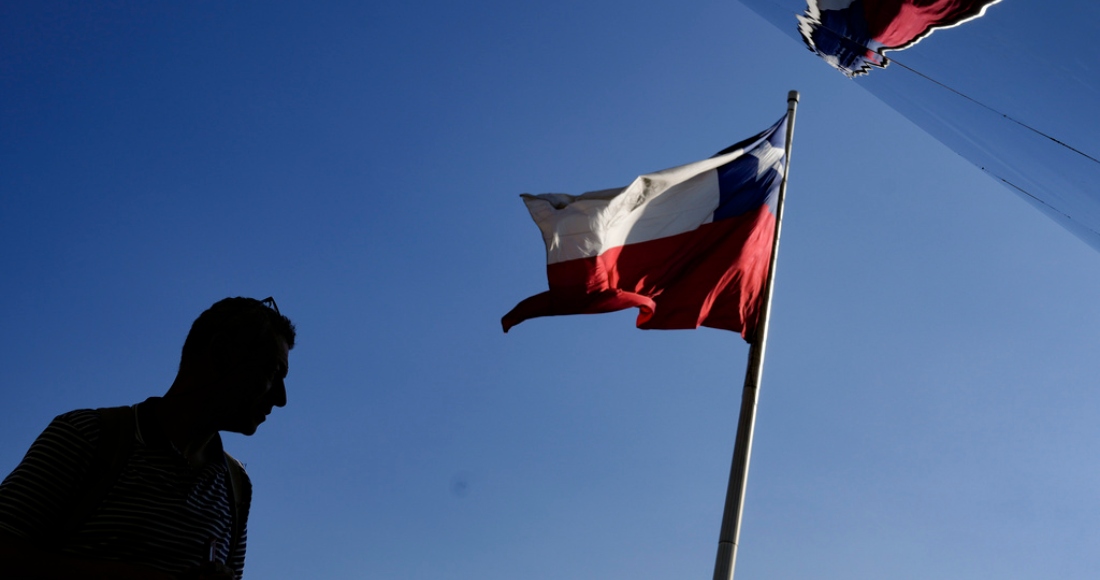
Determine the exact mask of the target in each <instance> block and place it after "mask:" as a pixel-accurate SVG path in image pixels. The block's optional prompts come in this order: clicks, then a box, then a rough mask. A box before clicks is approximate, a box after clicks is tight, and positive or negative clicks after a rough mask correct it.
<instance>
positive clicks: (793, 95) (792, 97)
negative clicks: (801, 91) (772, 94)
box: [787, 91, 798, 103]
mask: <svg viewBox="0 0 1100 580" xmlns="http://www.w3.org/2000/svg"><path fill="white" fill-rule="evenodd" d="M791 101H794V102H796V103H797V102H798V91H790V92H788V93H787V102H788V103H789V102H791Z"/></svg>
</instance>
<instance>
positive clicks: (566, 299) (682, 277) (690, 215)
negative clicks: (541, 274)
mask: <svg viewBox="0 0 1100 580" xmlns="http://www.w3.org/2000/svg"><path fill="white" fill-rule="evenodd" d="M786 135H787V117H786V116H784V117H783V118H782V119H780V120H779V122H778V123H776V124H775V125H773V126H772V127H771V128H769V129H768V130H766V131H764V132H763V133H760V134H759V135H755V136H753V137H750V138H748V139H746V140H744V141H742V142H740V143H738V144H736V145H733V146H731V147H729V148H727V149H725V150H723V151H722V152H720V153H718V154H717V155H715V156H714V157H711V158H709V159H705V160H703V161H697V162H695V163H689V164H687V165H681V166H679V167H673V168H672V169H665V170H664V171H658V172H656V173H650V174H646V175H642V176H640V177H638V178H637V179H635V180H634V182H633V183H631V184H630V185H629V186H627V187H625V188H619V189H607V190H602V191H592V192H589V193H585V194H584V195H580V196H573V195H567V194H564V193H544V194H541V195H528V194H524V195H523V196H522V197H523V201H524V203H525V204H526V205H527V209H528V211H530V212H531V217H532V218H534V220H535V223H536V224H538V226H539V230H541V231H542V238H543V240H544V241H545V242H546V277H547V278H548V280H549V282H550V290H549V291H547V292H543V293H541V294H536V295H535V296H532V297H530V298H528V299H526V300H524V301H522V302H520V303H519V304H518V305H516V307H515V308H513V309H512V311H511V312H509V313H508V314H506V315H505V316H504V318H502V319H501V324H502V325H503V327H504V332H508V329H510V328H511V327H513V326H515V325H517V324H519V323H520V322H523V321H524V320H527V319H529V318H536V317H539V316H556V315H559V314H595V313H599V312H613V311H616V310H623V309H626V308H630V307H637V308H638V310H639V313H638V321H637V326H638V328H645V329H651V328H657V329H676V328H698V327H700V326H709V327H711V328H721V329H726V330H733V331H737V332H740V333H741V336H742V337H744V338H745V339H746V340H751V337H752V336H753V333H754V331H755V329H756V323H757V321H758V319H759V317H760V310H761V308H762V304H761V300H760V298H761V294H763V290H764V283H765V281H766V280H767V277H768V267H769V262H770V260H771V251H772V244H773V239H774V234H775V224H776V209H775V204H776V201H777V199H778V194H779V186H780V183H781V182H782V180H783V167H784V164H785V163H786V160H785V158H784V157H785V153H784V151H785V145H786V143H785V140H786Z"/></svg>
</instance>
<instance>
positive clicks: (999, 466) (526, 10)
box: [0, 0, 1100, 579]
mask: <svg viewBox="0 0 1100 580" xmlns="http://www.w3.org/2000/svg"><path fill="white" fill-rule="evenodd" d="M520 4H522V3H518V4H517V3H506V2H490V1H486V2H474V3H465V4H461V5H459V4H454V3H442V2H428V1H425V2H408V3H401V4H390V5H380V4H377V3H374V4H361V3H351V2H348V3H337V2H333V3H323V4H306V3H298V4H295V3H288V2H278V3H258V2H253V3H248V2H241V3H234V4H222V3H192V4H188V5H167V4H155V5H144V4H139V5H131V4H126V3H104V4H100V5H88V4H82V3H57V2H40V3H33V4H14V3H8V4H5V5H4V6H2V7H0V54H3V58H0V200H2V209H0V248H2V249H0V265H2V267H3V271H4V276H3V283H2V284H0V329H2V332H0V401H2V404H0V443H2V444H0V470H2V471H4V472H7V471H8V470H10V469H11V468H13V467H14V466H15V465H16V464H17V462H18V461H19V459H20V458H21V456H22V454H23V452H24V451H25V450H26V447H27V446H28V445H29V444H30V442H31V441H32V440H33V439H34V437H35V436H36V435H37V434H38V432H39V431H40V430H41V429H42V428H43V427H44V426H45V425H46V424H47V423H48V422H49V420H50V418H52V417H53V416H54V415H57V414H59V413H62V412H65V411H67V410H70V409H73V408H80V407H98V406H108V405H120V404H129V403H133V402H137V401H140V400H142V399H144V398H145V397H147V396H150V395H158V394H161V393H163V392H164V391H165V390H166V389H167V387H168V385H169V384H170V383H171V381H172V378H173V376H174V369H175V366H176V364H177V361H178V353H179V348H180V347H181V346H182V343H183V338H184V336H185V334H186V332H187V329H188V327H189V325H190V323H191V321H192V320H193V319H194V317H195V316H197V315H198V313H199V312H200V311H202V310H203V309H204V308H206V307H207V306H209V305H210V304H211V303H213V302H214V301H216V300H218V299H220V298H223V297H225V296H235V295H246V296H255V297H259V298H263V297H265V296H268V295H273V296H274V297H275V298H276V299H277V300H278V303H279V306H280V308H281V309H282V310H283V312H284V313H286V314H288V315H289V316H290V317H291V318H293V319H294V320H295V322H296V323H297V324H298V329H299V342H298V346H297V348H295V350H294V351H293V352H292V353H291V358H290V366H291V371H290V376H289V378H288V391H289V397H288V398H289V404H288V406H287V407H286V408H285V409H281V410H277V412H276V413H274V414H272V416H271V417H270V418H269V420H268V422H267V423H266V424H265V425H264V426H263V427H262V429H261V430H260V431H259V432H258V433H257V434H256V436H254V437H251V438H245V437H239V436H227V437H226V440H227V443H226V444H227V447H228V448H229V450H230V451H231V452H233V453H234V455H235V456H237V457H239V458H241V459H242V460H243V461H244V462H245V463H246V464H247V467H248V471H249V473H250V475H251V477H252V479H253V481H254V483H255V496H254V500H253V512H252V517H251V520H250V522H249V523H250V529H249V553H248V560H247V566H246V574H247V575H248V577H252V578H265V579H267V578H271V579H279V578H301V577H318V578H331V579H341V578H348V579H351V578H355V579H359V578H394V579H397V578H402V579H404V578H410V579H417V578H424V579H427V578H432V579H449V578H454V579H467V578H478V579H511V578H516V577H524V578H532V579H541V578H545V579H561V578H577V579H602V578H634V579H647V578H654V579H656V578H696V577H709V576H710V574H711V570H712V568H713V564H714V554H715V548H716V544H717V536H718V527H719V523H720V518H721V508H722V501H723V497H724V493H725V486H726V478H727V474H728V470H729V460H730V455H731V453H732V447H733V439H734V431H735V427H736V425H735V423H736V417H737V408H738V404H739V399H740V384H741V380H742V377H743V373H744V365H745V362H744V361H745V356H746V354H747V350H748V349H747V346H746V345H745V344H744V343H743V342H742V341H741V339H740V337H739V336H737V335H736V334H733V333H728V332H720V331H712V330H700V331H694V332H680V331H674V332H659V331H639V330H636V329H634V328H633V319H634V314H633V313H630V312H622V313H616V314H609V315H602V316H585V317H567V318H556V319H539V320H533V321H530V322H527V323H524V324H523V325H521V326H519V327H517V328H516V329H514V330H513V331H512V332H511V333H509V334H508V335H504V334H502V333H501V331H500V326H499V319H500V316H502V315H503V314H504V313H505V312H507V311H508V310H509V309H510V308H511V307H512V306H513V305H514V304H515V303H516V302H518V301H519V300H521V299H523V298H525V297H526V296H529V295H531V294H534V293H536V292H539V291H541V290H543V289H544V288H545V284H546V281H545V266H544V251H543V247H542V243H541V239H540V236H539V233H538V230H537V228H536V227H535V226H534V224H533V223H532V222H531V221H530V218H529V217H528V216H527V213H526V210H525V209H524V207H523V205H522V203H521V202H520V199H519V197H518V194H519V193H523V192H531V193H541V192H569V193H581V192H584V191H588V190H593V189H600V188H606V187H613V186H617V185H623V184H626V183H628V182H629V181H630V180H631V179H632V178H633V177H634V176H635V175H637V174H639V173H643V172H648V171H653V170H657V169H662V168H666V167H670V166H673V165H677V164H680V163H685V162H689V161H693V160H696V159H699V158H702V157H705V156H708V155H710V154H712V153H714V152H715V151H718V150H720V149H721V148H723V147H725V146H726V145H729V144H731V143H733V142H736V141H738V140H740V139H742V138H744V137H747V136H749V135H751V134H754V133H756V132H758V131H760V130H762V129H764V128H766V127H767V126H769V125H770V124H771V123H773V122H774V121H775V120H776V119H778V118H779V116H780V115H782V113H783V111H784V109H785V97H786V93H787V91H788V90H789V89H797V90H799V91H801V93H802V102H801V104H800V107H799V112H798V121H797V128H796V131H795V140H794V154H793V159H792V164H791V182H790V187H789V191H788V202H787V213H786V216H785V217H786V220H785V222H784V229H783V235H784V237H783V242H782V247H781V252H780V263H779V266H778V270H777V287H776V295H775V304H774V309H773V318H772V326H771V336H770V343H769V348H768V360H767V364H766V367H765V372H764V384H763V388H762V394H761V401H760V409H759V416H758V422H757V432H756V442H755V447H754V449H753V463H752V467H751V470H750V477H749V487H748V498H747V507H746V511H745V519H744V524H743V530H742V544H741V549H740V553H739V559H738V565H737V577H738V578H742V579H743V578H768V579H775V578H806V577H813V578H838V579H839V578H844V579H851V578H899V579H904V578H929V577H949V578H989V577H999V578H1050V577H1086V576H1088V575H1089V574H1090V573H1092V572H1093V571H1095V570H1096V569H1097V567H1098V566H1100V556H1098V555H1097V552H1096V550H1095V546H1096V544H1097V540H1100V537H1098V536H1100V533H1098V532H1097V531H1096V526H1095V522H1096V520H1097V516H1100V501H1097V499H1096V494H1095V490H1096V489H1097V487H1098V486H1100V465H1098V464H1097V462H1096V461H1095V448H1096V444H1097V442H1098V441H1100V426H1098V422H1097V421H1096V420H1095V417H1096V412H1097V409H1098V405H1100V394H1098V393H1097V392H1096V389H1095V388H1094V382H1095V377H1097V376H1098V375H1100V358H1098V357H1096V356H1095V353H1094V351H1095V344H1096V341H1095V339H1094V334H1093V333H1094V329H1095V328H1097V327H1098V326H1100V306H1098V305H1097V301H1096V300H1095V299H1094V296H1095V294H1096V289H1097V287H1098V285H1100V271H1098V269H1097V267H1096V266H1097V253H1096V251H1095V250H1093V249H1091V248H1090V247H1089V246H1088V245H1086V244H1085V243H1083V242H1082V241H1081V240H1079V239H1078V238H1077V237H1074V235H1073V234H1071V233H1070V232H1068V231H1067V230H1065V229H1064V228H1062V227H1060V226H1059V225H1058V224H1056V223H1055V222H1054V221H1052V220H1051V219H1049V218H1048V217H1046V216H1044V215H1043V214H1041V213H1040V212H1038V211H1036V210H1035V209H1034V208H1033V207H1031V206H1030V205H1029V204H1028V203H1027V202H1025V201H1023V200H1022V199H1021V198H1019V197H1018V196H1016V195H1014V194H1013V193H1011V192H1010V191H1009V190H1008V189H1006V188H1004V187H1003V186H1001V185H1000V184H998V183H997V182H996V181H994V180H993V179H991V178H990V177H989V176H988V175H987V174H986V173H983V172H982V171H980V170H979V169H978V168H976V167H974V166H973V165H971V164H970V163H968V162H967V161H966V160H964V159H962V158H960V157H959V156H958V155H956V154H955V153H953V152H952V151H951V150H950V149H948V148H947V147H945V146H944V145H942V144H941V143H940V142H938V141H937V140H935V139H933V138H932V137H930V136H928V135H927V134H925V133H924V132H922V131H921V130H920V129H919V128H917V127H916V126H915V125H913V124H912V123H911V122H910V121H908V120H906V119H905V118H904V117H902V116H901V115H899V114H898V113H896V112H895V111H894V110H892V109H890V108H889V107H887V106H886V105H884V104H883V103H882V102H881V101H879V100H878V99H877V98H875V97H874V96H872V94H870V93H869V92H867V91H865V90H864V89H863V88H862V87H860V86H858V83H857V82H853V81H851V80H849V79H846V78H844V77H843V76H842V75H840V74H839V73H837V72H836V71H834V70H832V69H830V68H829V67H828V66H826V65H825V64H823V63H822V62H821V61H819V60H818V59H817V58H815V57H814V56H813V55H812V54H810V53H809V52H808V51H807V50H806V49H805V48H804V47H803V46H802V45H801V44H799V43H797V42H795V41H794V40H792V39H791V38H790V37H789V36H788V35H787V34H784V33H782V32H780V31H779V30H777V29H776V28H775V27H773V26H772V25H771V24H770V23H769V22H768V21H766V20H764V19H762V18H760V17H759V16H757V15H756V14H755V13H754V12H752V11H751V10H749V9H747V8H745V7H744V6H743V5H742V4H740V3H738V2H725V1H704V2H697V3H693V4H689V5H684V4H683V3H669V2H664V3H660V2H642V3H638V2H634V3H622V2H604V1H600V0H590V1H588V2H561V3H554V4H552V5H550V4H547V5H537V6H535V5H520ZM1015 4H1016V2H1014V1H1013V0H1006V1H1005V2H1002V3H1001V4H1000V5H998V6H997V8H998V9H1001V8H1003V9H1004V10H1003V11H1004V12H1005V13H1011V11H1012V10H1015V9H1014V8H1013V6H1014V5H1015ZM1075 4H1076V3H1075ZM1086 9H1088V10H1094V9H1092V8H1086ZM995 16H996V14H995V13H993V12H992V11H991V13H990V15H989V16H988V18H990V19H992V18H994V17H995ZM965 33H966V28H965V27H960V28H958V29H955V30H950V31H943V32H942V33H939V32H938V33H936V35H933V36H932V37H930V38H929V39H928V40H927V42H928V43H933V42H934V41H936V40H937V36H939V35H940V34H943V35H944V36H945V37H946V35H947V34H954V35H963V34H965ZM923 44H924V43H922V46H923ZM929 46H934V45H932V44H929ZM914 50H916V49H914ZM899 58H900V57H899ZM878 72H881V73H885V74H891V73H892V72H893V71H891V70H889V69H888V70H886V71H878ZM1015 88H1018V87H1005V89H1006V90H1009V89H1015ZM1092 137H1093V138H1095V135H1093V136H1092Z"/></svg>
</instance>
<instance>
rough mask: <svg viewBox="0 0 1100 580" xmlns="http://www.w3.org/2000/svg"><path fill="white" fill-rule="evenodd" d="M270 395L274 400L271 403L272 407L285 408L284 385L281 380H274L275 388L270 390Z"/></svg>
mask: <svg viewBox="0 0 1100 580" xmlns="http://www.w3.org/2000/svg"><path fill="white" fill-rule="evenodd" d="M271 394H272V397H274V399H275V400H274V401H272V404H273V405H275V406H276V407H285V406H286V383H284V382H283V379H275V388H273V389H272V393H271Z"/></svg>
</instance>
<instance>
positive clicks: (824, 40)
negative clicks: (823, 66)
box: [798, 0, 1000, 76]
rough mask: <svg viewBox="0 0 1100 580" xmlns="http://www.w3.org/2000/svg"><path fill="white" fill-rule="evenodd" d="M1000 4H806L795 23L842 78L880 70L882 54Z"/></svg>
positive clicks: (903, 0)
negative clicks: (802, 13)
mask: <svg viewBox="0 0 1100 580" xmlns="http://www.w3.org/2000/svg"><path fill="white" fill-rule="evenodd" d="M997 2H1000V0H807V6H806V13H805V15H803V16H799V17H798V28H799V31H800V32H801V33H802V39H803V40H804V41H805V42H806V45H807V46H808V47H809V48H810V50H812V51H814V52H816V53H817V54H818V55H820V56H821V57H822V58H824V59H825V60H826V61H827V62H828V63H829V64H831V65H833V66H834V67H836V68H837V69H840V70H841V71H842V72H844V73H845V74H847V75H848V76H857V75H860V74H864V73H866V72H867V71H869V70H870V68H871V67H872V66H876V67H880V68H882V67H885V66H886V65H887V63H888V60H887V59H886V57H885V56H884V54H885V52H886V51H887V50H903V49H906V48H909V47H910V46H913V45H914V44H916V43H917V42H920V40H921V39H922V38H924V37H925V36H928V35H929V34H932V31H933V30H937V29H940V28H950V27H952V26H957V25H959V24H962V23H963V22H966V21H968V20H973V19H974V18H978V17H980V16H982V15H984V14H985V10H986V8H987V7H989V6H991V5H993V4H996V3H997Z"/></svg>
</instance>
